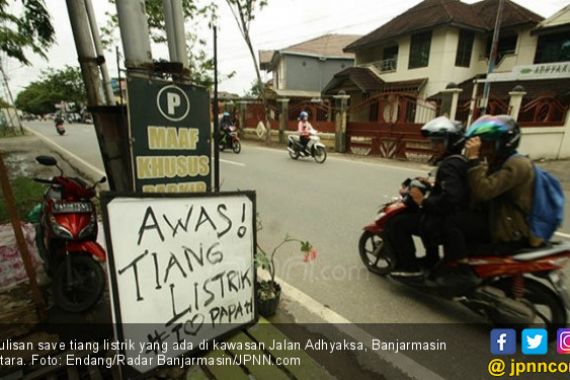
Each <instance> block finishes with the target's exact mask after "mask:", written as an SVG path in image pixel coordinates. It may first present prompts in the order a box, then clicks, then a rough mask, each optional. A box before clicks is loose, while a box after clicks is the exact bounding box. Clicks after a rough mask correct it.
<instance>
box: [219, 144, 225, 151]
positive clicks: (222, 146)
mask: <svg viewBox="0 0 570 380" xmlns="http://www.w3.org/2000/svg"><path fill="white" fill-rule="evenodd" d="M224 149H226V146H225V145H224V144H221V145H220V152H223V151H224Z"/></svg>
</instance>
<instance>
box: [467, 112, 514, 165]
mask: <svg viewBox="0 0 570 380" xmlns="http://www.w3.org/2000/svg"><path fill="white" fill-rule="evenodd" d="M465 137H466V138H471V137H480V138H481V139H482V140H487V141H496V142H497V145H496V148H497V152H498V153H500V154H502V155H504V154H509V153H511V152H514V151H515V150H516V149H517V148H518V146H519V143H520V140H521V129H520V127H519V124H518V123H517V122H516V120H515V119H513V118H512V117H511V116H509V115H497V116H491V115H485V116H481V117H480V118H479V119H477V120H475V122H473V124H471V126H470V127H469V129H468V130H467V133H466V134H465Z"/></svg>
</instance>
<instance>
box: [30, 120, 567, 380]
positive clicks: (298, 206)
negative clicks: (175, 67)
mask: <svg viewBox="0 0 570 380" xmlns="http://www.w3.org/2000/svg"><path fill="white" fill-rule="evenodd" d="M28 126H29V127H30V128H32V129H33V130H35V131H37V132H40V133H42V134H43V135H45V136H46V137H48V138H50V139H51V140H52V141H54V142H55V143H57V144H58V145H60V146H61V147H63V148H65V149H67V150H68V151H70V152H72V153H74V154H75V155H77V156H79V157H80V158H82V159H83V160H85V161H87V162H89V163H91V164H92V165H94V166H96V167H98V168H101V169H102V168H103V164H102V161H101V158H100V155H99V151H98V147H97V143H96V141H97V140H96V138H95V134H94V130H93V126H92V125H71V126H70V125H68V126H67V134H66V135H65V136H58V135H57V134H56V132H55V128H54V127H53V125H52V123H51V122H50V123H47V122H45V123H40V122H31V123H28ZM220 157H221V176H220V177H221V183H222V190H227V191H229V190H236V189H240V190H250V189H252V190H256V192H257V200H258V212H259V216H260V217H261V219H262V222H263V230H262V231H261V232H260V234H259V236H258V240H259V241H260V243H261V244H262V245H263V246H264V247H267V248H268V249H272V247H274V246H275V245H277V244H278V243H280V241H281V239H282V238H283V237H284V236H285V235H287V234H288V235H290V236H293V237H296V238H298V239H301V240H309V241H311V243H312V244H313V245H314V246H315V247H316V248H317V250H318V258H317V259H316V260H315V261H314V262H311V263H304V262H303V256H302V254H301V253H300V252H299V250H298V247H297V246H295V245H294V244H291V245H290V246H286V247H284V248H283V249H282V250H281V251H280V252H279V253H278V258H277V259H278V263H279V265H278V276H279V277H281V278H282V279H284V280H285V281H287V282H288V283H289V284H292V285H293V286H295V287H296V288H297V289H299V290H300V291H301V292H303V293H305V294H306V295H308V296H310V297H312V298H313V299H315V300H317V301H318V302H319V303H321V304H323V305H325V307H327V308H328V309H330V310H332V311H334V312H336V313H338V314H339V315H341V316H342V317H344V318H345V319H346V320H348V321H351V322H354V323H396V322H398V323H477V322H482V320H481V319H480V318H479V317H477V316H475V315H473V314H472V313H471V312H469V311H467V310H466V309H464V308H463V307H461V306H458V305H456V304H454V303H451V302H447V301H443V300H440V299H437V298H433V297H430V296H427V295H424V294H422V293H419V292H415V291H413V290H408V289H406V288H403V287H402V286H400V285H397V284H394V283H391V282H390V281H387V280H385V279H382V278H380V277H377V276H375V275H372V274H370V273H369V272H368V271H367V270H366V269H365V268H364V266H363V264H362V263H361V261H360V258H359V257H358V250H357V243H358V239H359V236H360V234H361V231H362V227H363V226H364V225H365V224H367V223H370V222H372V221H373V219H374V217H375V215H376V212H377V210H378V207H379V205H380V204H382V203H384V202H385V201H387V200H389V199H390V198H391V197H392V196H394V195H395V194H396V192H397V190H398V188H399V184H400V183H401V182H402V180H403V179H405V178H407V177H410V176H417V175H425V173H426V171H427V170H429V168H428V167H426V166H421V165H413V164H408V163H399V162H393V163H392V162H386V161H379V160H373V159H359V158H353V157H350V158H347V157H344V156H341V155H336V154H329V158H328V159H327V161H326V162H325V163H324V164H323V165H319V164H316V163H315V162H314V161H313V160H312V159H300V160H297V161H294V160H292V159H290V158H289V156H288V154H287V152H286V150H285V149H269V148H264V147H260V146H257V145H253V144H247V143H246V144H244V145H243V149H242V152H241V153H240V154H239V155H236V154H234V153H231V152H223V153H221V155H220ZM567 210H568V207H567ZM567 224H568V223H567ZM563 232H565V233H569V232H570V228H569V227H568V226H566V228H565V229H564V230H563ZM488 331H489V330H487V329H473V328H470V327H469V326H465V330H464V332H465V334H466V335H465V336H466V339H469V341H470V342H471V344H470V346H471V347H477V349H476V351H480V353H481V355H485V354H486V353H488V344H489V341H488V339H489V336H488ZM467 337H468V338H467ZM469 352H471V353H473V351H472V350H471V349H469ZM454 356H455V357H456V360H457V357H461V356H457V355H454ZM417 360H418V361H421V362H423V363H424V365H426V366H431V364H430V363H432V360H428V359H425V360H422V359H421V357H420V358H418V359H417ZM460 362H461V361H460ZM479 366H480V363H479ZM443 367H445V366H443ZM466 368H467V367H466ZM440 370H441V371H443V372H444V373H445V372H446V370H445V368H443V369H442V368H440ZM438 372H439V370H438ZM446 377H447V376H446Z"/></svg>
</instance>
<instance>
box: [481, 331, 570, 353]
mask: <svg viewBox="0 0 570 380" xmlns="http://www.w3.org/2000/svg"><path fill="white" fill-rule="evenodd" d="M569 332H570V330H569ZM568 343H569V344H570V338H569V339H568ZM516 351H517V333H516V332H515V330H514V329H493V330H491V353H492V354H493V355H512V354H514V353H515V352H516Z"/></svg>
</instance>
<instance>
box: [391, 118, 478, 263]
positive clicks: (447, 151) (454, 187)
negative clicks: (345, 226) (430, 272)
mask: <svg viewBox="0 0 570 380" xmlns="http://www.w3.org/2000/svg"><path fill="white" fill-rule="evenodd" d="M421 131H422V134H423V135H424V136H426V137H428V138H429V139H430V141H431V143H432V148H433V150H434V151H435V154H434V160H435V164H436V165H437V166H438V169H437V174H436V176H435V182H434V183H433V186H432V189H431V192H430V194H429V196H425V195H424V192H423V191H422V190H420V189H419V187H415V186H412V187H411V188H410V192H409V194H410V197H411V198H412V200H413V201H414V203H415V204H416V205H417V206H418V207H410V208H408V211H407V212H405V213H402V214H400V215H398V216H396V217H395V218H394V219H392V220H391V221H390V222H388V225H387V226H386V231H387V239H388V241H389V243H390V245H391V246H392V247H394V249H397V253H398V255H397V256H398V258H399V259H400V260H399V262H401V264H402V265H401V266H400V268H399V269H400V270H401V271H403V272H407V273H408V274H416V273H417V274H419V273H421V272H419V267H418V263H417V260H416V258H415V245H414V241H413V239H412V235H419V236H421V237H422V240H423V242H424V245H425V246H426V258H425V261H426V262H425V264H426V266H428V267H431V266H433V265H434V264H435V263H436V262H437V261H438V259H439V257H438V253H437V245H438V244H439V243H440V242H443V245H444V253H445V255H446V257H447V256H450V257H451V256H452V255H455V254H460V253H459V252H456V249H455V248H454V247H453V241H454V238H455V236H454V233H455V231H454V230H450V231H447V230H444V229H443V228H442V226H443V223H444V222H445V220H446V218H448V217H449V216H450V215H453V214H454V213H457V212H459V211H460V210H462V209H464V208H466V207H467V205H468V188H467V179H466V173H467V160H466V159H465V158H464V157H463V156H462V155H461V150H462V149H463V143H464V141H465V139H464V137H463V127H462V126H461V124H460V123H457V122H453V121H451V120H449V119H448V118H446V117H444V116H441V117H438V118H436V119H434V120H432V121H430V122H428V123H427V124H425V125H424V126H423V127H422V129H421ZM422 181H423V182H424V183H425V182H426V181H427V180H423V179H422Z"/></svg>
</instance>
